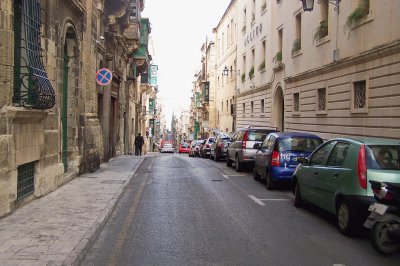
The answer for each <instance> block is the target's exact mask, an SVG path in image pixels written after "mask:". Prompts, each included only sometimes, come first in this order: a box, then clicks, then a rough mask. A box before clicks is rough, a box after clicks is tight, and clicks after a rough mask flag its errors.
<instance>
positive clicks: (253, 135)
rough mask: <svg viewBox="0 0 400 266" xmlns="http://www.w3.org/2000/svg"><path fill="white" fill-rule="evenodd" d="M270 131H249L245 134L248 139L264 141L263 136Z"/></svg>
mask: <svg viewBox="0 0 400 266" xmlns="http://www.w3.org/2000/svg"><path fill="white" fill-rule="evenodd" d="M270 132H271V131H249V135H248V136H247V140H248V141H264V139H265V137H266V136H267V135H268V134H269V133H270Z"/></svg>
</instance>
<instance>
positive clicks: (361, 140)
mask: <svg viewBox="0 0 400 266" xmlns="http://www.w3.org/2000/svg"><path fill="white" fill-rule="evenodd" d="M330 140H343V141H350V142H357V143H358V144H366V145H400V140H399V139H384V138H373V137H361V136H360V137H359V136H353V137H348V138H333V139H330Z"/></svg>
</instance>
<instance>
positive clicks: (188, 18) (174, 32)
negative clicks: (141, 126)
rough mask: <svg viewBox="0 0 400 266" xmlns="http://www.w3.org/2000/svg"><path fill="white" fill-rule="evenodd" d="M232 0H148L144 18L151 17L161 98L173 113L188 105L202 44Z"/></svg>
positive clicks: (167, 110) (211, 35)
mask: <svg viewBox="0 0 400 266" xmlns="http://www.w3.org/2000/svg"><path fill="white" fill-rule="evenodd" d="M229 3H230V0H201V1H195V0H170V1H166V0H147V1H145V8H144V10H143V12H142V17H146V18H149V20H150V23H151V34H150V35H151V36H152V38H153V46H154V53H153V54H152V56H153V63H154V64H156V65H158V87H159V93H158V96H157V97H158V99H159V101H161V102H162V103H164V104H165V106H166V115H167V127H168V128H169V127H170V125H171V122H170V121H171V116H172V112H173V111H174V110H175V113H176V112H177V111H178V110H179V109H180V108H186V109H187V108H189V106H190V96H191V89H192V82H193V81H194V74H195V72H196V70H197V69H199V68H200V67H201V52H200V49H201V45H202V44H203V43H204V42H205V41H206V36H208V39H209V40H210V38H214V36H213V33H212V29H213V28H214V27H216V26H217V24H218V22H219V20H220V19H221V18H222V15H223V14H224V12H225V10H226V8H227V7H228V5H229Z"/></svg>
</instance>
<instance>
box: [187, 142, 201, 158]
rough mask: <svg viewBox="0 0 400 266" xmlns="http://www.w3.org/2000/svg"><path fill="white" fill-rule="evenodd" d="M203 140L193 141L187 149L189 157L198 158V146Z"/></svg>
mask: <svg viewBox="0 0 400 266" xmlns="http://www.w3.org/2000/svg"><path fill="white" fill-rule="evenodd" d="M203 141H204V140H193V141H192V142H191V143H190V147H189V157H196V156H200V146H201V144H202V142H203Z"/></svg>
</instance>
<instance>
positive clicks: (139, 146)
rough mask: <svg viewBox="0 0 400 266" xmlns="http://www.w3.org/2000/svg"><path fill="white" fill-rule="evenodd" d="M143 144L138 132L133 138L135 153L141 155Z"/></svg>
mask: <svg viewBox="0 0 400 266" xmlns="http://www.w3.org/2000/svg"><path fill="white" fill-rule="evenodd" d="M143 144H144V139H143V137H142V136H141V134H140V133H139V134H138V135H137V136H136V138H135V155H136V156H138V155H139V156H142V146H143Z"/></svg>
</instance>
